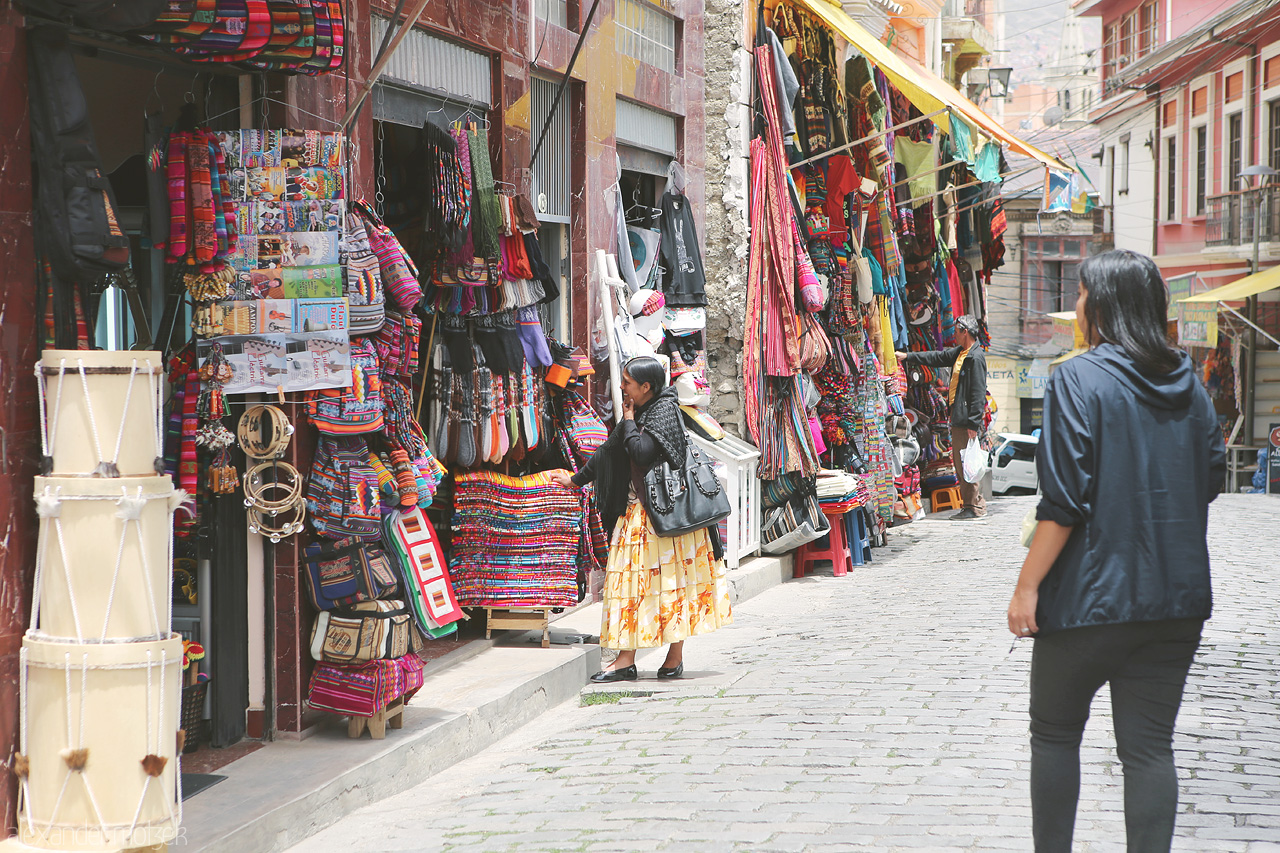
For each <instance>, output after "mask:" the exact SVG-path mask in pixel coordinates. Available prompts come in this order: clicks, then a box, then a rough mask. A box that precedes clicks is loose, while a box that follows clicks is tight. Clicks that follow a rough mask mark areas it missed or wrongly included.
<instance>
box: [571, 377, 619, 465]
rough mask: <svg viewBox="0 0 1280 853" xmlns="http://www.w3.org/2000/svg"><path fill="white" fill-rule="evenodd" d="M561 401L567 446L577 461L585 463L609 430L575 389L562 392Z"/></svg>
mask: <svg viewBox="0 0 1280 853" xmlns="http://www.w3.org/2000/svg"><path fill="white" fill-rule="evenodd" d="M561 402H562V405H563V407H564V426H565V433H566V435H567V436H568V440H569V446H570V447H571V448H573V452H574V455H575V456H577V458H578V462H579V463H581V464H583V465H585V464H587V460H588V459H590V458H591V456H592V455H593V454H594V453H595V452H596V451H597V450H599V449H600V446H601V445H603V444H604V442H605V439H607V438H608V437H609V430H608V429H606V428H605V425H604V421H602V420H600V416H599V415H597V414H596V413H595V410H593V409H592V408H591V405H590V404H589V403H588V402H587V401H586V400H585V399H583V397H582V395H580V394H578V393H577V392H576V391H564V392H562V394H561Z"/></svg>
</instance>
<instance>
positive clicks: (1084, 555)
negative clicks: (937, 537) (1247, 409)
mask: <svg viewBox="0 0 1280 853" xmlns="http://www.w3.org/2000/svg"><path fill="white" fill-rule="evenodd" d="M1036 469H1037V472H1038V473H1039V476H1040V487H1041V490H1042V493H1043V494H1042V497H1041V500H1040V504H1039V506H1038V508H1037V510H1036V518H1038V519H1040V520H1045V519H1048V520H1051V521H1056V522H1057V523H1059V524H1062V525H1065V526H1070V527H1072V531H1071V535H1070V537H1069V538H1068V539H1067V544H1066V546H1065V547H1064V548H1063V550H1062V553H1061V554H1060V555H1059V556H1058V559H1057V560H1056V561H1055V562H1054V564H1053V568H1052V569H1050V570H1049V574H1048V575H1046V576H1045V579H1044V580H1043V581H1042V582H1041V583H1040V598H1039V604H1038V606H1037V609H1036V624H1037V626H1038V628H1039V633H1040V634H1048V633H1052V632H1054V631H1060V630H1063V629H1066V628H1079V627H1083V626H1086V625H1111V624H1117V623H1123V622H1148V621H1154V620H1160V619H1207V618H1208V617H1209V613H1210V610H1211V609H1212V593H1211V588H1210V582H1209V550H1208V546H1207V544H1206V542H1205V533H1206V529H1207V526H1208V515H1209V502H1210V501H1212V500H1213V499H1214V498H1215V497H1217V494H1218V492H1219V490H1220V489H1221V486H1222V481H1223V477H1224V476H1225V474H1226V448H1225V446H1224V444H1223V440H1222V430H1221V429H1220V428H1219V426H1218V419H1217V416H1216V414H1215V413H1214V409H1213V403H1212V402H1211V401H1210V399H1209V395H1208V393H1207V392H1206V391H1205V389H1204V387H1203V386H1202V385H1201V384H1200V381H1199V379H1198V378H1197V377H1196V374H1195V370H1194V368H1193V366H1192V363H1191V359H1190V357H1189V356H1187V355H1186V354H1185V353H1184V354H1183V355H1182V360H1181V362H1180V364H1179V365H1178V367H1177V368H1175V369H1174V370H1173V371H1172V372H1170V373H1168V374H1165V375H1152V374H1147V373H1143V372H1142V371H1141V370H1139V369H1138V366H1137V365H1136V364H1135V363H1134V361H1133V360H1132V359H1131V358H1130V357H1129V356H1128V355H1127V354H1126V353H1125V351H1124V350H1123V349H1122V348H1120V347H1118V346H1115V345H1114V344H1101V345H1100V346H1097V347H1095V348H1094V349H1092V350H1090V351H1089V352H1087V353H1084V354H1082V355H1079V356H1077V357H1075V358H1073V359H1071V360H1070V361H1068V362H1066V363H1065V364H1062V365H1061V366H1059V367H1058V369H1057V370H1056V371H1055V372H1054V374H1053V376H1052V377H1051V378H1050V380H1049V386H1048V388H1047V389H1046V390H1045V396H1044V430H1043V433H1042V434H1041V436H1040V446H1039V448H1038V450H1037V451H1036Z"/></svg>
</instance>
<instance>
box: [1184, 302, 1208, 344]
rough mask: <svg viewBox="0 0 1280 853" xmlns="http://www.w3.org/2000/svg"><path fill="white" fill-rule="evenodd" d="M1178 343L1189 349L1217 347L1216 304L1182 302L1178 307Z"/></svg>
mask: <svg viewBox="0 0 1280 853" xmlns="http://www.w3.org/2000/svg"><path fill="white" fill-rule="evenodd" d="M1178 343H1180V344H1182V345H1183V346H1191V347H1216V346H1217V345H1218V303H1216V302H1182V303H1180V304H1179V305H1178Z"/></svg>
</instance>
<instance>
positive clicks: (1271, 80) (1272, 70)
mask: <svg viewBox="0 0 1280 853" xmlns="http://www.w3.org/2000/svg"><path fill="white" fill-rule="evenodd" d="M1277 83H1280V56H1273V57H1271V58H1270V59H1268V60H1267V62H1266V64H1265V65H1264V66H1263V71H1262V85H1263V87H1264V88H1267V89H1270V88H1271V87H1272V86H1274V85H1276V84H1277Z"/></svg>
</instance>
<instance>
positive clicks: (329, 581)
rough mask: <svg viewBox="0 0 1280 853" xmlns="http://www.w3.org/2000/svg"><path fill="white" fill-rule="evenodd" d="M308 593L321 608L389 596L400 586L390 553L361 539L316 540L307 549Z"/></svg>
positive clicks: (334, 608) (312, 602) (335, 607)
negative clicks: (388, 554)
mask: <svg viewBox="0 0 1280 853" xmlns="http://www.w3.org/2000/svg"><path fill="white" fill-rule="evenodd" d="M303 563H304V568H305V571H304V572H303V577H304V578H305V579H306V587H307V595H308V596H309V597H310V599H311V604H312V606H313V607H315V608H316V609H317V610H322V611H323V610H336V609H338V608H340V607H348V606H351V605H354V604H359V603H361V602H363V601H374V600H376V599H380V598H389V597H391V596H393V595H395V594H396V592H397V591H398V590H399V584H398V583H397V580H396V574H395V571H394V570H393V569H392V568H391V562H390V560H389V559H388V558H387V553H386V552H385V551H383V550H382V548H380V547H378V546H377V545H370V544H367V543H365V542H361V541H360V540H359V539H355V538H351V539H338V540H336V541H333V542H323V541H320V542H312V543H311V544H310V545H308V546H307V547H306V548H304V549H303Z"/></svg>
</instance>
